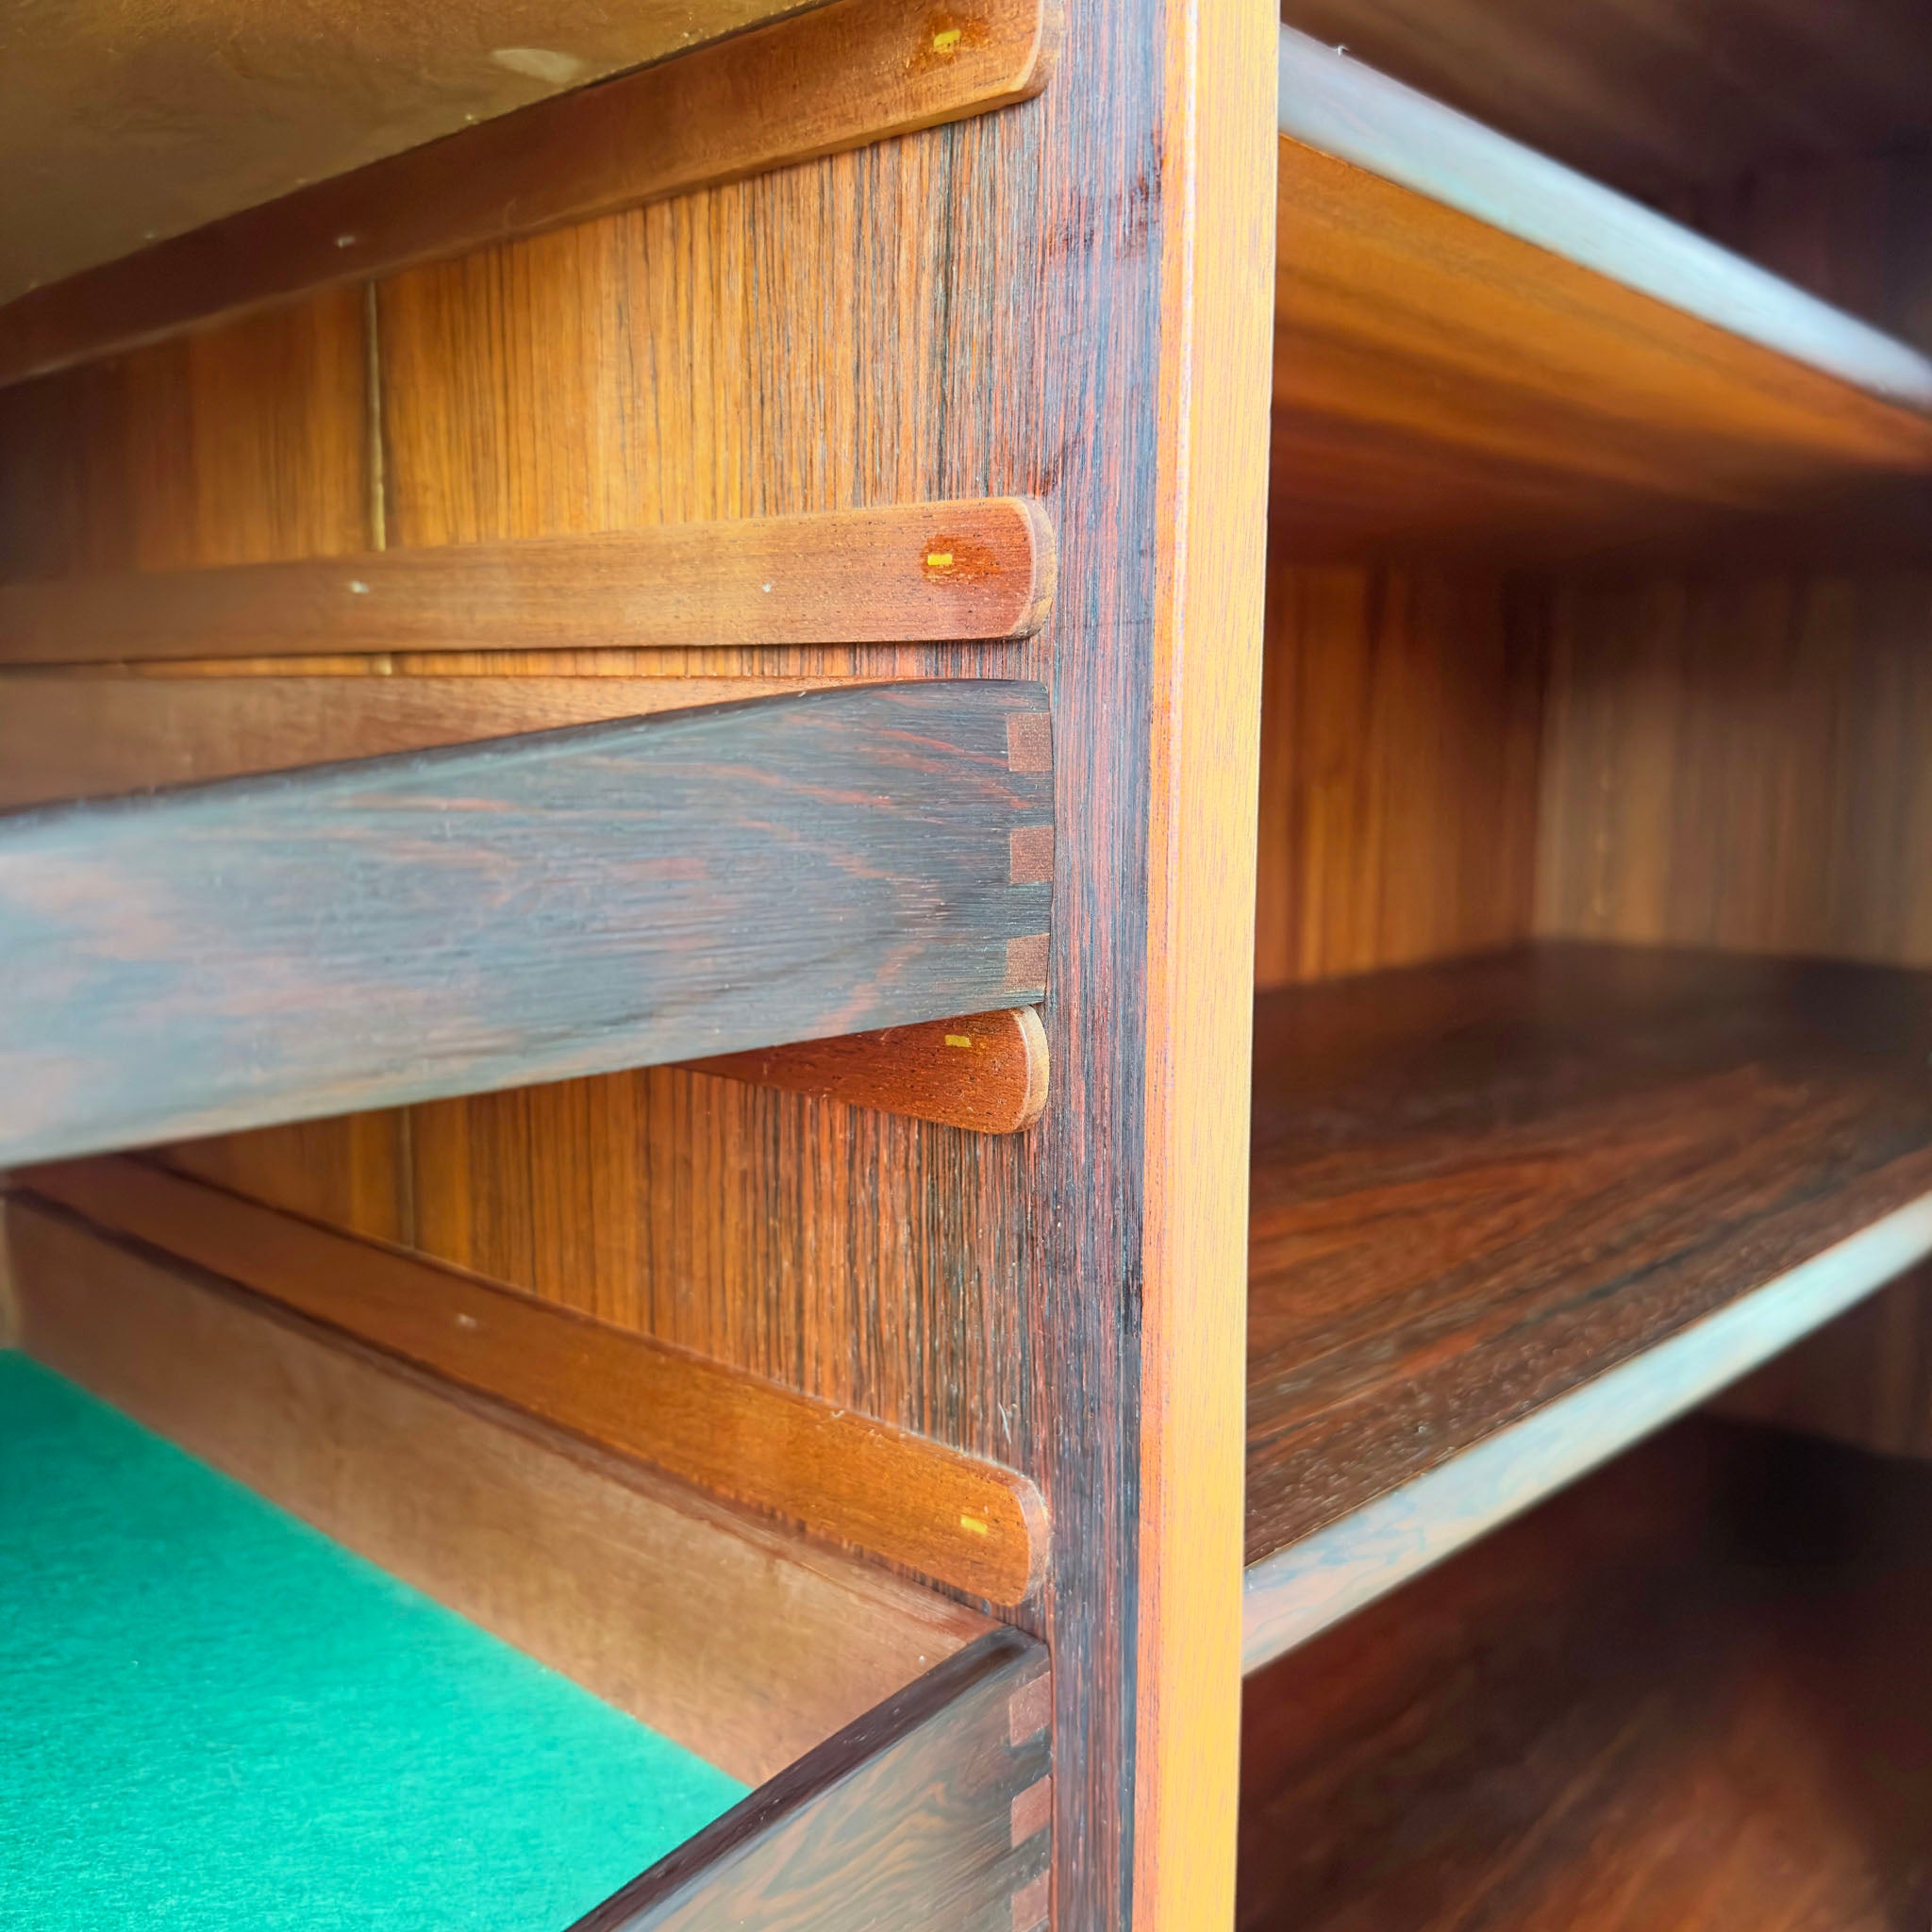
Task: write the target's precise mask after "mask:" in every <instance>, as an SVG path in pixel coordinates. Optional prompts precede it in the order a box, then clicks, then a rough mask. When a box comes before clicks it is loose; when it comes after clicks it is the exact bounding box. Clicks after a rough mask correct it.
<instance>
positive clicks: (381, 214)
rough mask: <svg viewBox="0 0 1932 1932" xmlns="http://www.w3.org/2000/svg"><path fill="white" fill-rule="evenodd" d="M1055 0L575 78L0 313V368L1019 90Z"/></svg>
mask: <svg viewBox="0 0 1932 1932" xmlns="http://www.w3.org/2000/svg"><path fill="white" fill-rule="evenodd" d="M1057 39H1058V0H958V4H956V5H953V6H951V7H949V8H946V9H945V11H944V12H943V13H941V14H938V15H932V16H928V14H926V13H925V12H924V11H922V12H919V13H917V14H915V15H911V16H908V13H907V11H906V9H905V8H903V7H902V6H900V5H898V4H897V0H829V4H825V5H821V6H819V7H816V8H809V9H808V10H807V11H805V12H802V13H797V14H795V15H794V16H793V17H792V18H791V19H789V20H780V21H777V22H774V24H773V25H769V26H765V27H763V28H759V29H757V30H754V31H752V32H748V33H741V34H735V35H732V36H731V37H729V38H728V39H725V40H724V41H721V42H716V43H715V44H712V45H709V46H705V47H700V48H697V49H696V50H694V51H692V52H691V53H687V54H685V55H683V56H682V57H681V58H677V59H675V60H662V61H659V62H658V63H657V64H655V65H653V66H648V67H643V68H641V69H640V70H639V71H637V72H636V73H633V74H629V75H623V76H620V77H619V78H617V79H614V80H612V81H609V82H608V83H607V84H606V85H604V86H602V87H598V88H593V89H590V90H588V91H586V92H580V93H575V94H569V95H564V96H560V97H558V98H554V99H552V100H549V101H540V102H538V103H536V104H535V105H534V106H531V107H528V108H525V109H524V110H523V111H522V112H520V113H517V114H514V115H509V116H503V117H499V118H497V119H495V120H491V121H483V122H479V123H478V124H477V125H475V127H471V128H469V129H467V130H466V131H465V132H463V133H462V134H460V135H458V136H457V137H454V138H452V139H451V140H448V141H442V142H430V143H429V144H428V145H427V146H424V147H417V148H412V149H410V150H409V151H408V152H407V153H404V154H399V155H394V156H392V157H391V158H389V159H387V160H379V161H374V162H372V163H371V164H370V165H369V166H368V167H366V168H361V169H358V170H357V171H356V172H355V173H354V174H351V175H340V176H338V177H336V178H335V179H333V180H329V181H323V182H319V183H317V184H316V185H315V186H313V187H308V188H297V189H296V190H295V191H294V192H292V193H289V194H286V195H283V196H282V197H281V198H280V199H279V200H276V201H273V202H269V203H266V204H264V205H263V206H261V207H259V208H251V209H248V210H246V211H244V212H242V213H240V214H236V215H232V216H230V217H229V218H228V219H227V220H225V221H223V222H219V223H216V224H214V225H211V226H208V227H206V228H199V229H195V230H192V232H190V233H188V234H184V235H177V236H175V238H174V239H173V240H171V241H165V242H156V243H155V245H154V246H153V247H152V248H149V249H146V250H143V251H142V253H141V254H139V255H135V256H129V257H126V258H124V259H122V260H120V261H117V262H108V263H107V264H105V265H103V266H101V267H99V268H94V269H91V270H87V271H85V272H84V273H82V274H80V275H73V276H70V277H69V278H68V279H66V280H65V281H62V282H59V283H57V284H56V285H55V286H54V287H52V288H48V289H41V290H36V291H32V292H30V293H28V294H25V295H22V296H20V297H18V298H17V299H16V300H14V301H13V302H11V303H9V304H8V307H7V308H5V309H4V310H0V382H13V381H18V380H19V379H20V378H21V377H23V376H25V375H37V374H41V373H43V372H44V371H46V370H49V369H54V368H58V367H60V366H62V365H63V364H66V363H69V362H74V361H76V360H80V359H83V358H89V357H97V356H101V355H103V354H105V353H107V352H108V350H110V349H119V348H125V347H127V346H128V345H130V344H132V343H137V342H142V341H153V340H154V339H156V338H158V337H159V336H162V335H165V334H168V333H170V332H172V331H174V330H175V329H179V328H182V327H184V326H186V325H189V324H190V323H193V322H199V321H204V320H206V319H208V317H210V316H215V315H220V314H224V313H226V312H228V311H231V310H238V309H241V308H248V307H258V306H260V305H263V304H267V303H273V302H275V301H278V300H281V299H283V298H285V297H287V296H290V295H292V294H296V293H299V292H301V291H305V290H310V289H316V288H321V287H325V286H328V285H331V284H335V283H341V282H349V281H360V280H363V279H366V278H367V277H370V276H373V275H387V274H390V273H392V272H393V271H395V270H396V269H399V268H402V267H404V266H406V265H408V264H409V263H411V262H418V261H425V260H431V259H435V258H439V257H449V256H456V255H460V254H462V253H463V252H464V251H465V250H467V249H475V248H480V247H484V246H487V245H488V244H490V243H491V242H500V241H502V240H504V239H505V238H506V237H508V236H511V235H522V234H528V233H531V232H532V231H534V230H537V229H541V228H553V227H556V226H558V225H559V224H562V223H566V222H574V221H583V220H587V219H589V218H591V217H592V216H595V215H599V214H602V213H605V212H607V211H608V210H609V209H611V208H627V207H636V206H638V205H640V204H641V203H644V202H649V201H657V200H660V199H662V198H663V197H665V196H668V195H675V194H679V193H682V192H686V191H688V190H690V189H691V188H694V187H696V186H698V185H699V184H700V183H703V182H708V181H728V180H732V179H735V178H737V177H739V176H741V175H753V174H757V173H759V172H760V171H763V170H767V169H772V168H778V167H783V166H785V165H787V164H788V163H791V162H796V161H802V160H807V159H809V158H812V157H814V156H818V155H824V154H829V153H832V152H835V151H836V150H838V149H840V148H845V147H851V146H853V145H855V144H856V143H858V142H872V141H882V140H885V139H886V138H888V137H889V136H891V135H899V134H907V133H910V132H912V131H914V130H916V129H919V128H923V127H930V126H932V125H935V124H937V123H941V122H944V121H949V120H952V119H954V118H956V117H958V116H959V115H967V114H977V113H983V112H985V111H987V110H988V109H990V108H997V107H1001V106H1004V105H1006V104H1008V103H1009V102H1012V101H1018V100H1024V99H1025V98H1026V97H1027V96H1028V95H1030V94H1033V93H1036V92H1039V90H1040V89H1041V87H1043V86H1044V85H1045V84H1046V76H1047V73H1048V70H1049V67H1050V64H1051V59H1052V54H1053V50H1054V46H1055V43H1056V42H1057Z"/></svg>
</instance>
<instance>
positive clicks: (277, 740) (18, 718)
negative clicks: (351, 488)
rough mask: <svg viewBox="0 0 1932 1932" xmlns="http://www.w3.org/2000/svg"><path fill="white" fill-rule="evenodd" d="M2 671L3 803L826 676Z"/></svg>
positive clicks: (723, 700)
mask: <svg viewBox="0 0 1932 1932" xmlns="http://www.w3.org/2000/svg"><path fill="white" fill-rule="evenodd" d="M376 663H377V673H375V674H366V675H338V676H288V675H246V676H208V677H180V678H175V677H170V678H148V677H130V676H124V675H119V674H118V673H104V674H103V675H99V676H86V677H81V676H75V675H72V674H71V673H65V672H30V671H24V672H15V673H11V674H8V675H5V676H4V677H0V808H18V807H21V806H27V805H49V804H53V803H55V802H57V801H58V800H61V799H71V798H111V797H113V796H115V795H116V794H117V793H120V792H124V791H151V790H153V789H154V788H155V787H157V786H161V785H192V784H197V783H201V782H204V781H206V780H208V779H211V778H238V777H242V776H245V775H247V774H252V773H258V772H278V771H286V770H288V769H290V768H291V767H292V766H300V765H325V764H334V763H337V762H339V761H340V760H341V759H344V758H382V757H386V756H389V755H391V754H393V753H396V752H413V751H427V750H428V749H429V748H430V747H431V746H433V745H442V744H467V743H471V742H473V741H475V740H477V739H483V738H508V737H512V736H514V735H516V734H518V733H521V732H525V731H547V730H553V729H555V728H557V727H558V726H559V725H564V724H597V723H601V722H602V721H603V720H605V719H609V718H640V717H646V716H649V715H650V714H651V713H653V712H656V711H685V710H691V709H693V708H696V707H698V706H700V705H719V704H730V703H739V702H741V701H743V700H744V699H747V698H759V697H772V696H775V695H777V694H778V693H779V692H782V691H808V690H813V689H816V688H818V687H819V686H821V685H824V684H826V683H830V682H833V681H834V680H831V679H827V678H782V677H771V678H759V677H675V676H672V677H491V676H472V677H420V676H391V675H379V673H380V672H381V671H383V670H386V668H387V667H386V666H384V665H383V664H382V662H381V660H376Z"/></svg>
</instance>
